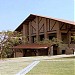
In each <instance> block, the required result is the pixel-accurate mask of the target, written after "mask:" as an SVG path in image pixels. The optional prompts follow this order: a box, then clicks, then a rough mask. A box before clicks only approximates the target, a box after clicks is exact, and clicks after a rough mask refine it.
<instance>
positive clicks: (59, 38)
mask: <svg viewBox="0 0 75 75" xmlns="http://www.w3.org/2000/svg"><path fill="white" fill-rule="evenodd" d="M57 23H58V25H57V26H58V27H57V39H58V40H62V39H61V31H60V22H57ZM57 54H62V51H61V49H60V48H59V47H58V48H57Z"/></svg>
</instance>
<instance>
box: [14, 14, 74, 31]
mask: <svg viewBox="0 0 75 75" xmlns="http://www.w3.org/2000/svg"><path fill="white" fill-rule="evenodd" d="M36 16H38V17H43V18H48V19H53V20H56V21H60V22H64V23H68V24H71V25H75V22H73V21H68V20H63V19H58V18H52V17H47V16H41V15H35V14H30V15H29V16H28V17H27V18H26V19H25V20H24V21H23V22H22V23H21V24H20V25H19V26H18V27H17V28H16V29H15V31H17V30H18V31H19V29H22V27H23V23H25V24H28V22H29V21H32V20H33V19H34V18H35V17H36Z"/></svg>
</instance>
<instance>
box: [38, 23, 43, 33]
mask: <svg viewBox="0 0 75 75" xmlns="http://www.w3.org/2000/svg"><path fill="white" fill-rule="evenodd" d="M42 27H44V24H43V25H42V26H41V27H40V29H39V32H40V30H41V29H42Z"/></svg>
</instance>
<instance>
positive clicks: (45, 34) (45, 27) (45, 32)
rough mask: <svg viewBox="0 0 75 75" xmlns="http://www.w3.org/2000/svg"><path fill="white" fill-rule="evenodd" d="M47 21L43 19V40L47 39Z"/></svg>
mask: <svg viewBox="0 0 75 75" xmlns="http://www.w3.org/2000/svg"><path fill="white" fill-rule="evenodd" d="M46 24H47V19H45V22H44V37H45V39H47V38H48V36H47V25H46Z"/></svg>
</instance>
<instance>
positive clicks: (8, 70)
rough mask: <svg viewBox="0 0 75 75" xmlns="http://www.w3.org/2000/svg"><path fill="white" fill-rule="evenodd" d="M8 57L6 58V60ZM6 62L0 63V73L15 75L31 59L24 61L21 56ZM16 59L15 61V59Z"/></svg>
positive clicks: (0, 74) (2, 74) (1, 74)
mask: <svg viewBox="0 0 75 75" xmlns="http://www.w3.org/2000/svg"><path fill="white" fill-rule="evenodd" d="M7 60H8V59H6V61H7ZM9 60H10V61H8V62H3V63H0V75H15V74H16V73H18V72H19V71H20V70H22V69H23V68H25V67H26V66H28V65H29V64H30V63H32V61H24V59H22V58H20V59H19V58H16V59H14V60H12V59H9ZM16 60H17V61H16Z"/></svg>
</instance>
